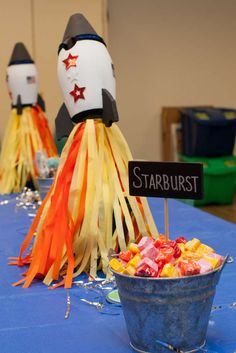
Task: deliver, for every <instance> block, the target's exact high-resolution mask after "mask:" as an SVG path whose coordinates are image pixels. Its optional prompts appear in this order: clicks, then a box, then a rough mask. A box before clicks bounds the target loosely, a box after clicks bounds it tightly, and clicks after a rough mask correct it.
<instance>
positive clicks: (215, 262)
mask: <svg viewBox="0 0 236 353" xmlns="http://www.w3.org/2000/svg"><path fill="white" fill-rule="evenodd" d="M137 249H139V251H140V249H141V252H139V253H137ZM132 250H133V252H132ZM199 250H200V251H199ZM129 251H130V252H131V253H133V256H134V257H133V258H132V259H131V260H130V261H129V262H128V263H127V262H126V264H125V262H122V265H123V266H124V267H125V271H124V273H126V274H129V275H131V276H141V277H155V278H158V277H167V278H174V277H180V276H193V275H197V274H199V273H200V274H204V273H207V272H210V271H212V270H213V269H215V268H217V267H219V266H220V265H221V264H222V263H223V260H224V258H223V257H222V256H221V255H218V254H216V253H215V252H214V249H212V248H211V247H209V246H208V245H205V244H201V242H200V240H199V239H197V238H193V239H191V240H189V241H187V240H186V239H185V238H184V237H183V236H181V237H178V238H177V239H176V240H167V239H166V237H164V236H160V237H158V238H157V239H154V238H151V237H144V238H143V239H141V240H140V241H139V242H138V244H134V243H131V244H130V246H129ZM127 255H128V258H129V257H131V255H130V253H129V252H128V254H127V252H125V253H124V252H121V253H120V254H119V257H120V259H125V258H126V256H127ZM120 261H123V260H120ZM130 266H131V267H130ZM110 267H111V268H112V269H113V270H114V266H113V265H112V264H111V263H110Z"/></svg>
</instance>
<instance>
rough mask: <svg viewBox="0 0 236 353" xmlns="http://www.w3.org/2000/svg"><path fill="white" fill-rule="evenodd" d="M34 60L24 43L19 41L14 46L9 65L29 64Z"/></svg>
mask: <svg viewBox="0 0 236 353" xmlns="http://www.w3.org/2000/svg"><path fill="white" fill-rule="evenodd" d="M33 62H34V61H33V60H32V58H31V56H30V54H29V52H28V50H27V49H26V47H25V45H24V43H22V42H17V43H16V44H15V46H14V48H13V51H12V54H11V58H10V61H9V64H8V66H10V65H15V64H29V63H33Z"/></svg>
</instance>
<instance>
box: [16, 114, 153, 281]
mask: <svg viewBox="0 0 236 353" xmlns="http://www.w3.org/2000/svg"><path fill="white" fill-rule="evenodd" d="M131 158H132V156H131V153H130V150H129V147H128V145H127V143H126V141H125V139H124V138H123V136H122V134H121V132H120V130H119V128H118V127H117V126H116V125H115V124H113V125H112V126H111V127H110V128H107V127H106V126H105V125H104V124H103V123H102V121H101V120H100V119H97V120H93V119H88V120H86V121H85V122H82V123H79V124H77V125H76V126H75V127H74V129H73V131H72V132H71V134H70V136H69V138H68V140H67V143H66V145H65V147H64V149H63V151H62V155H61V161H60V164H59V167H58V170H57V175H56V177H55V180H54V183H53V185H52V186H51V189H50V191H49V193H48V194H47V197H46V199H44V201H43V203H42V205H41V207H40V208H39V210H38V213H37V215H36V218H35V219H34V221H33V224H32V226H31V228H30V230H29V232H28V235H27V236H26V238H25V240H24V242H23V244H22V247H21V250H20V256H19V258H18V260H17V263H18V265H19V266H22V265H24V264H25V263H28V262H29V259H30V266H29V269H28V270H27V272H26V276H25V278H24V284H23V287H28V286H29V285H30V284H31V283H32V281H33V279H34V278H40V279H43V282H44V283H45V284H46V285H50V284H51V283H52V282H53V281H58V280H60V279H61V276H63V277H64V280H63V281H62V282H61V283H59V284H58V285H60V284H63V285H64V286H65V287H66V288H70V287H71V285H72V278H73V277H76V276H78V275H79V274H80V273H81V272H83V271H86V272H87V273H89V274H90V276H91V278H96V275H97V271H98V270H99V269H102V270H103V272H104V273H105V274H107V275H110V273H109V271H108V258H107V254H108V250H109V249H110V248H111V247H114V248H116V249H118V250H124V249H126V245H127V244H128V243H129V242H130V241H134V240H135V239H137V238H139V237H141V236H144V235H152V236H154V237H157V236H158V231H157V229H156V226H155V223H154V221H153V219H152V215H151V213H150V210H149V207H148V204H147V201H146V200H145V199H144V198H140V197H133V196H130V195H129V188H128V161H129V160H130V159H131ZM35 232H36V233H37V234H36V237H35V240H34V244H33V247H32V249H31V250H30V255H29V256H28V257H24V256H23V254H24V252H25V251H26V250H27V248H29V246H30V242H31V240H32V239H33V234H34V233H35ZM17 284H18V283H16V284H15V285H17ZM56 286H57V285H56ZM50 288H54V285H53V286H52V287H50Z"/></svg>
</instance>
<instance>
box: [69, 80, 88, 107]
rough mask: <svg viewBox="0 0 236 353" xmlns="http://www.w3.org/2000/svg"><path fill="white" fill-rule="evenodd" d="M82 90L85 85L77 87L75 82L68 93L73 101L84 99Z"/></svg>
mask: <svg viewBox="0 0 236 353" xmlns="http://www.w3.org/2000/svg"><path fill="white" fill-rule="evenodd" d="M84 90H85V87H79V86H77V85H76V84H75V87H74V89H73V91H71V92H70V95H71V96H72V97H73V98H74V102H75V103H76V102H77V100H79V99H85V97H84Z"/></svg>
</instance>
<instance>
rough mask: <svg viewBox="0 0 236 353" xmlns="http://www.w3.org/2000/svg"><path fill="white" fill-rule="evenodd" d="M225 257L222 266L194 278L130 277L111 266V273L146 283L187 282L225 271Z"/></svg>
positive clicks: (193, 276)
mask: <svg viewBox="0 0 236 353" xmlns="http://www.w3.org/2000/svg"><path fill="white" fill-rule="evenodd" d="M223 257H224V261H223V262H222V264H221V265H220V266H219V267H217V268H215V269H214V270H212V271H210V272H206V273H200V274H198V275H192V276H181V277H145V276H143V277H141V276H129V275H125V274H123V273H120V272H117V271H115V270H113V269H112V268H111V267H110V266H109V268H110V271H111V272H112V273H113V274H114V275H118V276H121V277H125V278H130V279H142V280H146V281H179V280H180V279H181V280H187V279H189V278H197V277H206V276H209V275H210V274H213V273H216V272H220V271H222V270H223V267H224V266H225V264H226V263H227V259H228V255H226V256H223Z"/></svg>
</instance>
